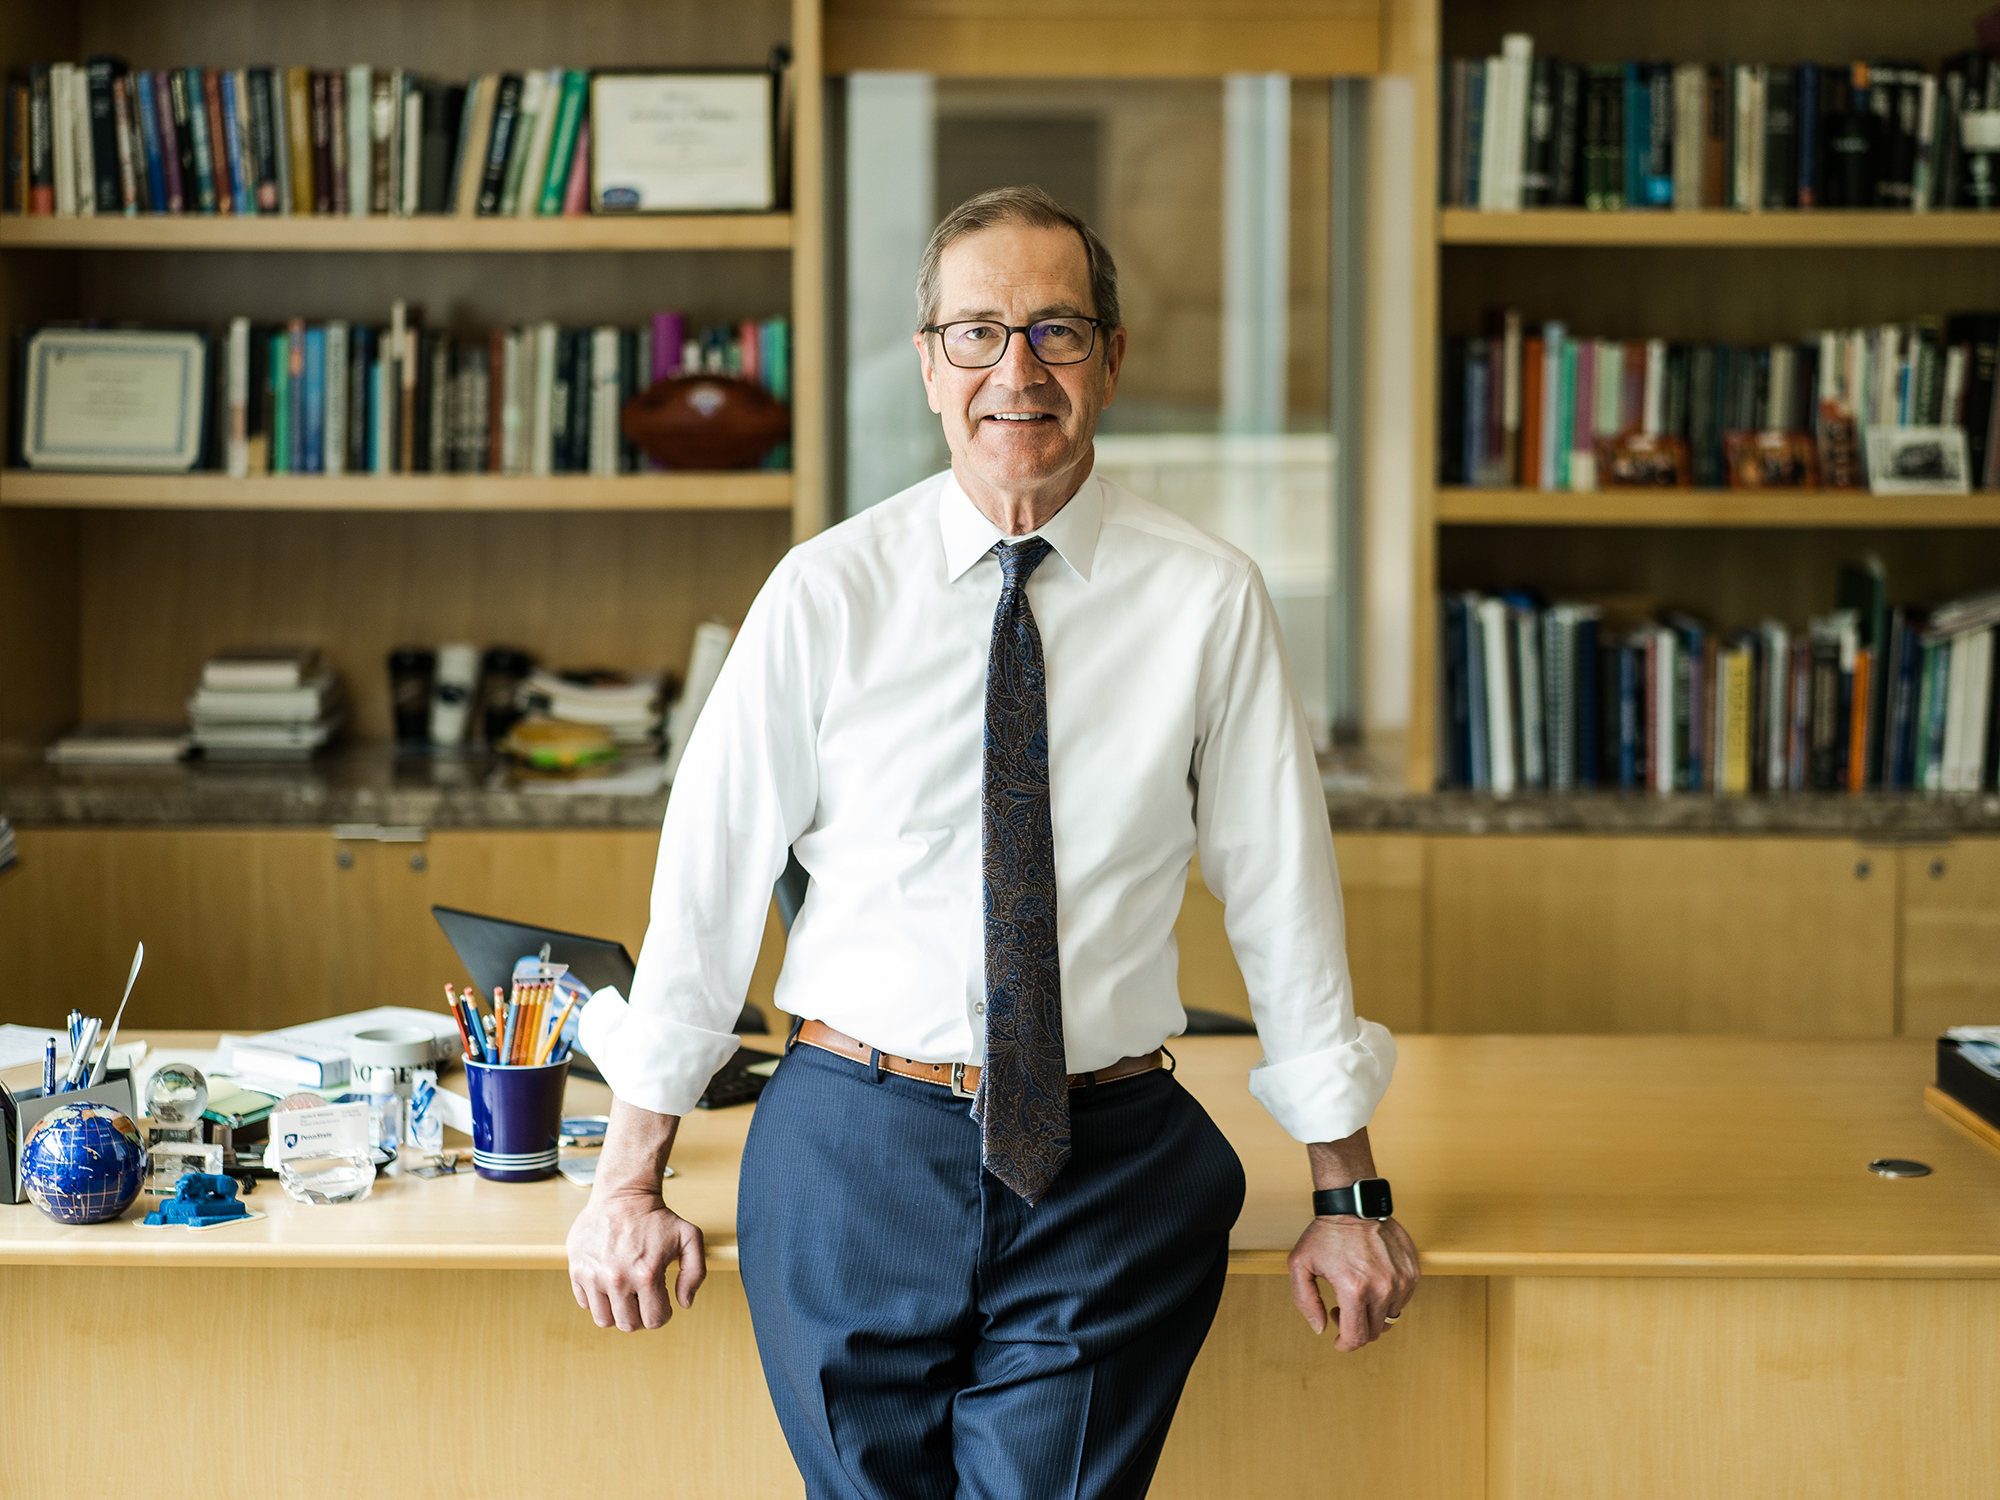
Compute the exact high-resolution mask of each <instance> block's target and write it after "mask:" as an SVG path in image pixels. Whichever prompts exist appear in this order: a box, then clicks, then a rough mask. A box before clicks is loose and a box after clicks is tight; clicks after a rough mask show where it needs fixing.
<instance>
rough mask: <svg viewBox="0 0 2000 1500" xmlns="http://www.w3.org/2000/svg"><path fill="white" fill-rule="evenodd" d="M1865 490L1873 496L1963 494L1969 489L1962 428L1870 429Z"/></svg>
mask: <svg viewBox="0 0 2000 1500" xmlns="http://www.w3.org/2000/svg"><path fill="white" fill-rule="evenodd" d="M1867 446H1868V490H1869V493H1870V494H1875V495H1964V494H1969V493H1970V492H1971V490H1972V475H1971V460H1970V459H1969V457H1968V456H1967V452H1966V446H1965V429H1964V428H1963V427H1871V428H1869V429H1868V445H1867Z"/></svg>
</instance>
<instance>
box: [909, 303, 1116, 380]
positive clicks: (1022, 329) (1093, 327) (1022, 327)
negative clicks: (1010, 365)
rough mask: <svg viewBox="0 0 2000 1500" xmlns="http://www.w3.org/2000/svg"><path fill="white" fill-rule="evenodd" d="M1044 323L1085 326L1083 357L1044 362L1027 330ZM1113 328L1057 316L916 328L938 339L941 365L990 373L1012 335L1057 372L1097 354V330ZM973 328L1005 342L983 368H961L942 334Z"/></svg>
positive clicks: (1071, 316) (1080, 316)
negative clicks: (995, 333)
mask: <svg viewBox="0 0 2000 1500" xmlns="http://www.w3.org/2000/svg"><path fill="white" fill-rule="evenodd" d="M1044 323H1087V324H1089V325H1090V347H1089V348H1088V349H1086V350H1084V351H1083V353H1081V354H1079V355H1078V356H1077V357H1076V358H1075V359H1048V358H1045V357H1044V356H1043V354H1042V351H1041V350H1039V349H1037V348H1036V347H1035V337H1034V334H1033V333H1031V332H1030V331H1029V330H1031V329H1035V328H1039V327H1041V326H1042V325H1043V324H1044ZM1115 326H1116V325H1115V324H1113V323H1110V322H1108V321H1106V320H1105V319H1103V318H1086V317H1085V316H1083V314H1081V313H1060V314H1058V315H1056V316H1054V317H1047V318H1037V319H1035V321H1034V322H1032V323H1002V322H1001V321H1000V320H999V319H998V318H954V319H953V320H952V321H951V322H949V323H926V324H924V326H923V327H922V328H919V329H918V330H917V332H919V333H934V334H936V335H937V336H938V343H939V345H940V346H942V347H943V350H944V357H945V362H946V363H947V364H949V365H950V366H951V367H952V368H953V369H954V370H990V369H992V368H993V367H994V366H995V365H997V364H999V363H1000V361H1001V360H1003V359H1005V358H1006V357H1007V350H1008V349H1009V347H1011V346H1012V344H1013V342H1014V335H1015V334H1017V333H1018V334H1020V335H1021V337H1023V338H1025V339H1026V340H1027V341H1028V352H1029V353H1030V354H1032V355H1034V356H1035V358H1036V359H1039V360H1041V362H1042V363H1043V364H1045V365H1048V366H1049V367H1050V368H1052V369H1060V368H1062V367H1063V366H1064V365H1080V364H1082V363H1083V362H1084V361H1085V360H1087V359H1089V358H1090V356H1091V355H1093V354H1095V353H1096V352H1097V330H1098V329H1100V328H1112V327H1115ZM975 327H985V328H998V329H1002V330H1004V331H1005V333H1006V335H1007V337H1006V340H1005V341H1004V342H1003V343H1002V344H1001V345H1000V352H999V353H998V354H996V355H994V356H993V358H992V359H990V360H988V361H987V362H986V363H985V364H983V365H962V364H960V363H959V362H958V361H957V360H955V359H953V358H952V357H951V348H950V346H949V345H947V344H945V339H944V332H945V330H946V329H947V328H975Z"/></svg>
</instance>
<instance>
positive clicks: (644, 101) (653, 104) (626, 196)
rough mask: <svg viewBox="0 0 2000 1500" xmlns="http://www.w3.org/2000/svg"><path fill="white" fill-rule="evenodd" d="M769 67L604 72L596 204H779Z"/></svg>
mask: <svg viewBox="0 0 2000 1500" xmlns="http://www.w3.org/2000/svg"><path fill="white" fill-rule="evenodd" d="M773 83H774V80H773V77H772V75H771V74H770V73H768V72H762V71H750V70H747V69H746V70H744V71H742V72H712V73H597V74H594V75H593V76H592V77H591V80H590V206H591V210H592V211H593V212H595V213H600V214H635V213H636V214H646V213H714V212H717V211H734V212H751V213H755V212H768V211H769V210H770V209H772V208H774V207H776V206H777V201H778V193H777V168H776V153H775V152H774V150H773V136H774V131H773V128H772V127H773V109H772V101H773Z"/></svg>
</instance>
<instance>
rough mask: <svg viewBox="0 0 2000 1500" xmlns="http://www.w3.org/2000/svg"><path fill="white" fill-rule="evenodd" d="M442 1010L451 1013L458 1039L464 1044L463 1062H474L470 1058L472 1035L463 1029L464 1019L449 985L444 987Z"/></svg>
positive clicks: (456, 997) (456, 998)
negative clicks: (456, 1028)
mask: <svg viewBox="0 0 2000 1500" xmlns="http://www.w3.org/2000/svg"><path fill="white" fill-rule="evenodd" d="M444 1008H445V1009H446V1010H448V1011H450V1012H451V1019H452V1022H453V1024H455V1025H456V1026H457V1027H458V1039H459V1041H461V1042H463V1043H464V1044H465V1060H466V1061H467V1062H472V1061H474V1058H473V1056H472V1033H471V1032H469V1031H467V1030H466V1029H465V1017H464V1015H463V1014H462V1013H461V1012H460V1011H459V1008H458V996H456V995H454V994H453V993H452V990H451V986H450V985H446V986H445V987H444Z"/></svg>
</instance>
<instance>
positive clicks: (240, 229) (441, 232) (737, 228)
mask: <svg viewBox="0 0 2000 1500" xmlns="http://www.w3.org/2000/svg"><path fill="white" fill-rule="evenodd" d="M791 244H792V216H791V215H790V214H687V215H668V214H654V215H648V216H646V217H643V218H613V217H597V216H594V215H582V216H574V217H569V218H547V219H543V218H532V219H499V218H493V219H477V218H474V219H461V218H453V217H449V216H446V215H442V214H426V215H422V216H419V217H416V218H408V219H400V218H367V219H336V218H325V217H319V216H316V215H315V216H310V217H296V218H295V217H279V216H272V217H268V218H266V217H256V218H235V217H232V216H228V215H219V214H217V215H211V214H196V215H187V216H172V215H165V214H141V215H135V216H132V217H129V218H128V217H126V216H124V215H119V216H116V217H97V218H88V219H85V218H60V219H59V218H23V217H21V216H19V215H13V214H10V215H6V216H0V249H13V250H338V251H348V250H403V251H420V252H421V251H464V250H501V251H508V250H513V251H521V250H786V249H789V248H791Z"/></svg>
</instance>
